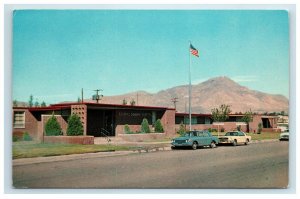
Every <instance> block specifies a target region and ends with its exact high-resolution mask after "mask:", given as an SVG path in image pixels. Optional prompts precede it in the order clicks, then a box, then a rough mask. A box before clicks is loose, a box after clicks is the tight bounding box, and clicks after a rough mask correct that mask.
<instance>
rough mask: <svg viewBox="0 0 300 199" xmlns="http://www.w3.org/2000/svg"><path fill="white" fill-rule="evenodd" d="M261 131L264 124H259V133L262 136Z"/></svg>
mask: <svg viewBox="0 0 300 199" xmlns="http://www.w3.org/2000/svg"><path fill="white" fill-rule="evenodd" d="M261 131H262V123H259V124H258V129H257V133H258V134H261Z"/></svg>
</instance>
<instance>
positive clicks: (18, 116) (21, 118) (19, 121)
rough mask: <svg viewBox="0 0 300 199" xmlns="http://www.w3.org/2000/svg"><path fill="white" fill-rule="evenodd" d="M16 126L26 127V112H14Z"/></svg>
mask: <svg viewBox="0 0 300 199" xmlns="http://www.w3.org/2000/svg"><path fill="white" fill-rule="evenodd" d="M13 126H14V128H25V112H24V111H15V112H14V123H13Z"/></svg>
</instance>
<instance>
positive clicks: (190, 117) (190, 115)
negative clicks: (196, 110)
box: [189, 41, 192, 131]
mask: <svg viewBox="0 0 300 199" xmlns="http://www.w3.org/2000/svg"><path fill="white" fill-rule="evenodd" d="M190 50H191V41H190V45H189V59H190V64H189V122H190V131H191V130H192V107H191V104H192V100H191V93H192V83H191V52H190Z"/></svg>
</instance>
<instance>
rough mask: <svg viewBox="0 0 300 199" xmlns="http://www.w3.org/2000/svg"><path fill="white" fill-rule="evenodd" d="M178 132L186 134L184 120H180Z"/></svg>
mask: <svg viewBox="0 0 300 199" xmlns="http://www.w3.org/2000/svg"><path fill="white" fill-rule="evenodd" d="M177 133H178V134H179V135H181V136H183V135H184V134H185V125H184V124H183V122H182V121H181V122H180V126H179V130H178V131H177Z"/></svg>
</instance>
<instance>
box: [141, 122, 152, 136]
mask: <svg viewBox="0 0 300 199" xmlns="http://www.w3.org/2000/svg"><path fill="white" fill-rule="evenodd" d="M141 133H150V128H149V123H148V120H147V119H146V118H144V119H143V121H142V124H141Z"/></svg>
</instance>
